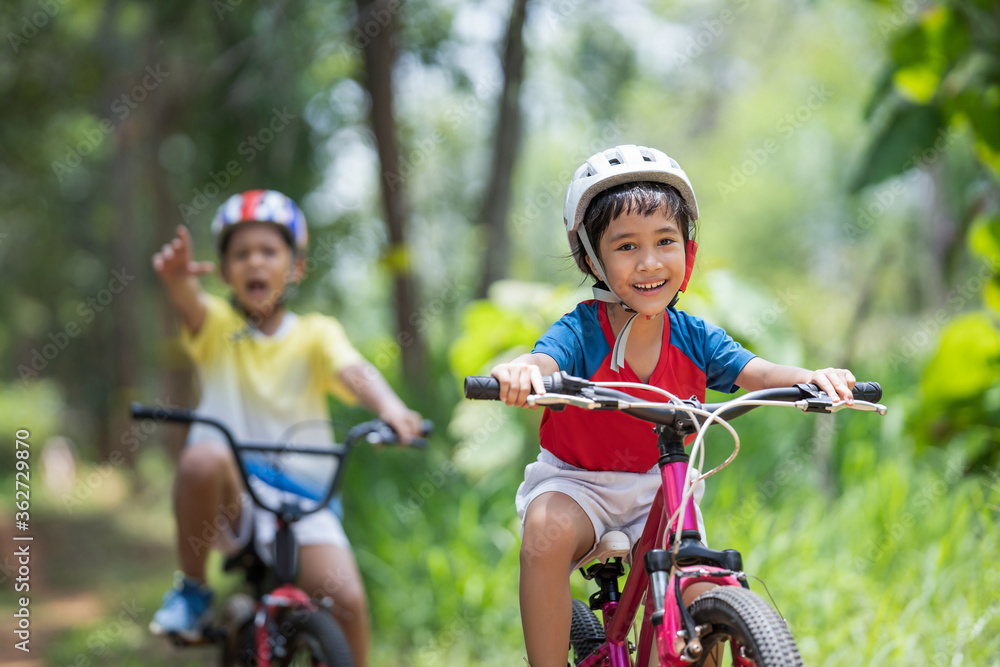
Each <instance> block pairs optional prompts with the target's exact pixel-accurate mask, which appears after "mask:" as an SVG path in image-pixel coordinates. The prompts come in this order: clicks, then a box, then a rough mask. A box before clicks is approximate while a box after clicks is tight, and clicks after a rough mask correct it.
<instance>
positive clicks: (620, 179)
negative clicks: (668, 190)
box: [563, 144, 698, 371]
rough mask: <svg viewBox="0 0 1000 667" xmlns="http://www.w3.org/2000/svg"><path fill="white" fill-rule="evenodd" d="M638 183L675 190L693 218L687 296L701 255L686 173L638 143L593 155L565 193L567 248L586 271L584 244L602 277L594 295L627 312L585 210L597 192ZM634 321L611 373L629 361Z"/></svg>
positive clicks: (617, 347)
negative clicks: (599, 252)
mask: <svg viewBox="0 0 1000 667" xmlns="http://www.w3.org/2000/svg"><path fill="white" fill-rule="evenodd" d="M638 182H653V183H665V184H666V185H670V186H673V187H674V188H676V189H677V191H678V192H679V193H680V195H681V198H682V199H683V200H684V202H685V203H686V204H687V205H688V208H689V209H690V211H691V219H690V221H689V223H688V234H687V237H688V242H687V247H686V248H685V251H686V257H685V264H686V266H685V275H684V281H683V283H682V284H681V287H680V291H682V292H683V291H684V290H685V289H686V288H687V284H688V280H689V279H690V277H691V271H692V269H693V268H694V256H695V253H696V251H697V244H695V242H694V221H695V220H697V219H698V201H697V200H696V199H695V196H694V188H692V187H691V181H689V180H688V177H687V174H686V173H684V170H683V169H681V166H680V165H679V164H678V163H677V161H676V160H674V159H673V158H671V157H669V156H668V155H667V154H665V153H663V152H661V151H658V150H656V149H655V148H647V147H645V146H636V145H634V144H625V145H622V146H615V147H614V148H609V149H607V150H604V151H601V152H599V153H595V154H594V155H591V156H590V157H589V158H588V159H587V161H586V162H584V163H583V164H582V165H581V166H580V168H579V169H577V170H576V173H575V174H573V180H572V181H570V184H569V188H568V189H567V191H566V203H565V204H564V206H563V222H565V224H566V235H567V236H568V237H569V247H570V250H571V251H572V252H573V257H574V258H575V259H576V263H577V265H578V266H579V267H580V270H582V271H583V272H584V273H587V272H588V266H587V262H586V259H584V257H583V253H581V252H579V248H580V246H581V245H582V246H583V250H584V252H585V253H586V254H587V256H588V257H589V258H590V261H591V262H592V263H593V265H594V269H595V270H596V272H597V277H598V279H599V280H600V281H601V284H599V285H595V286H594V288H593V289H594V297H595V298H597V299H599V300H601V301H607V302H609V303H620V304H621V305H622V306H623V307H624V308H625V309H626V310H627V311H631V310H632V309H631V308H629V306H628V304H626V303H625V302H624V301H622V300H621V299H620V298H619V297H618V296H617V295H616V294H615V293H614V292H613V291H612V290H611V288H610V287H608V286H607V282H608V281H607V277H606V276H605V274H604V267H603V266H602V265H601V262H600V260H599V259H598V258H597V253H596V252H595V251H594V248H593V245H592V242H591V240H590V238H588V236H587V231H586V229H585V228H584V225H583V219H584V216H585V215H586V213H587V207H588V206H589V205H590V202H591V201H593V199H594V197H596V196H597V195H598V194H600V193H601V192H603V191H604V190H607V189H609V188H613V187H615V186H616V185H622V184H623V183H638ZM676 300H677V297H674V301H673V302H671V304H670V305H673V304H674V303H676ZM634 318H635V315H633V316H632V317H630V318H629V320H628V322H627V323H626V324H625V326H624V327H623V328H622V330H621V332H620V333H619V334H618V338H617V340H615V347H614V350H613V351H612V357H611V370H614V371H617V370H618V369H619V368H620V367H621V366H622V365H624V363H625V345H626V342H627V341H628V332H629V330H630V329H631V326H632V320H633V319H634Z"/></svg>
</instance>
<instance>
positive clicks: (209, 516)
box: [174, 441, 243, 583]
mask: <svg viewBox="0 0 1000 667" xmlns="http://www.w3.org/2000/svg"><path fill="white" fill-rule="evenodd" d="M242 489H243V482H242V481H241V480H240V476H239V471H238V470H237V469H236V461H235V460H233V454H232V452H231V451H230V450H229V448H228V447H226V446H225V445H223V444H221V443H218V442H211V441H208V442H202V443H198V444H195V445H189V446H187V447H185V448H184V450H183V451H182V452H181V458H180V461H179V462H178V464H177V477H176V479H175V481H174V517H175V518H176V520H177V552H178V555H179V556H180V561H181V571H182V572H183V573H184V574H185V575H187V576H188V577H192V578H194V579H197V580H198V581H200V582H202V583H204V581H205V562H206V560H207V559H208V546H207V545H208V544H209V543H211V542H212V541H213V539H212V537H213V531H214V532H215V533H217V532H219V531H218V527H219V526H220V525H225V523H224V521H225V522H228V523H229V525H230V526H232V527H233V529H234V530H235V529H236V527H237V526H239V518H240V494H241V492H242ZM220 518H221V519H223V520H224V521H223V520H220Z"/></svg>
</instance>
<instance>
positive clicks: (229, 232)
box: [219, 220, 298, 261]
mask: <svg viewBox="0 0 1000 667" xmlns="http://www.w3.org/2000/svg"><path fill="white" fill-rule="evenodd" d="M245 222H254V223H266V224H268V225H270V226H271V227H274V228H275V229H277V230H278V233H280V234H281V238H283V239H285V243H287V244H288V247H289V248H290V249H291V251H292V258H293V259H294V258H295V256H296V255H298V248H296V247H295V239H294V238H292V230H290V229H288V227H286V226H284V225H279V224H277V223H274V222H271V221H270V220H247V221H245ZM238 226H239V225H230V226H229V227H226V228H224V229H223V230H222V232H221V233H220V234H219V259H221V260H222V261H225V260H226V251H227V250H229V240H230V238H232V236H233V231H235V229H236V228H237V227H238Z"/></svg>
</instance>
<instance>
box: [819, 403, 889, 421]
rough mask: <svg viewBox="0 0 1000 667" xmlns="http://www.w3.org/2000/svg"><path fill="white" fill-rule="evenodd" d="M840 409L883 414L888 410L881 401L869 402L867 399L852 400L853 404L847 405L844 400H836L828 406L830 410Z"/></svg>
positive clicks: (837, 410)
mask: <svg viewBox="0 0 1000 667" xmlns="http://www.w3.org/2000/svg"><path fill="white" fill-rule="evenodd" d="M841 410H858V411H859V412H877V413H878V414H880V415H882V416H883V417H884V416H885V413H886V412H888V411H889V408H887V407H885V406H884V405H882V404H881V403H869V402H868V401H854V403H853V404H851V405H848V404H847V403H846V401H838V402H837V403H834V404H833V405H831V406H830V412H840V411H841Z"/></svg>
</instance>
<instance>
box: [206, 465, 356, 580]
mask: <svg viewBox="0 0 1000 667" xmlns="http://www.w3.org/2000/svg"><path fill="white" fill-rule="evenodd" d="M261 486H263V485H260V484H258V485H257V486H255V487H254V491H256V492H257V493H258V494H259V495H261V496H262V497H261V500H262V501H264V502H265V503H270V502H272V500H271V499H272V498H273V497H280V495H281V494H280V492H278V491H275V490H273V489H267V490H262V489H261V488H260V487H261ZM240 505H241V507H240V516H239V519H238V521H237V525H235V526H234V525H233V524H232V523H231V522H227V523H226V525H225V526H223V527H222V529H221V530H220V531H219V535H218V537H217V539H215V540H214V541H211V544H212V546H213V547H215V548H216V549H218V550H220V551H222V552H223V553H224V554H226V555H227V556H231V555H233V554H236V553H239V552H240V551H241V550H242V549H243V548H244V547H245V546H246V545H247V542H249V541H250V536H251V535H253V536H254V548H255V550H256V551H257V553H258V554H259V555H260V557H261V559H262V560H263V561H264V562H265V563H267V564H268V565H271V564H272V563H273V562H274V541H275V537H276V536H277V534H278V520H277V518H276V517H275V516H274V513H273V512H268V511H267V510H265V509H263V508H261V507H257V506H255V505H254V504H253V500H252V499H251V498H250V494H249V493H247V492H246V491H244V492H243V493H242V494H241V497H240ZM251 522H253V525H252V526H251ZM251 528H252V529H251ZM292 533H293V534H294V535H295V541H296V543H298V545H299V546H305V545H309V544H332V545H334V546H338V547H345V548H348V549H349V548H350V546H351V543H350V541H348V539H347V534H346V533H345V532H344V528H343V526H341V525H340V520H339V519H338V518H337V515H336V514H334V513H333V510H331V509H329V508H325V509H321V510H319V511H318V512H314V513H312V514H309V515H307V516H305V517H303V518H302V519H300V520H298V521H296V522H295V523H294V524H292Z"/></svg>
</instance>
